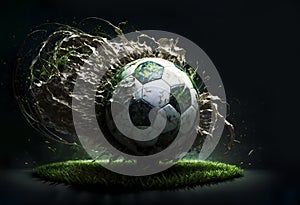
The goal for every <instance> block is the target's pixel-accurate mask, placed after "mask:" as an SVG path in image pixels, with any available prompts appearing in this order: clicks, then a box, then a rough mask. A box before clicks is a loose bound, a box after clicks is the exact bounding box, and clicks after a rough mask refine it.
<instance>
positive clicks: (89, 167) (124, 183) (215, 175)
mask: <svg viewBox="0 0 300 205" xmlns="http://www.w3.org/2000/svg"><path fill="white" fill-rule="evenodd" d="M103 163H107V162H103V161H92V160H76V161H66V162H56V163H51V164H46V165H42V166H39V167H37V168H35V169H34V170H33V173H34V175H35V176H37V177H39V178H41V179H44V180H47V181H51V182H56V183H66V184H71V185H80V186H96V187H98V188H101V187H102V188H111V189H116V188H121V189H123V188H126V189H137V190H141V189H143V190H150V189H171V188H172V189H174V188H185V187H186V188H187V187H194V186H197V185H205V184H212V183H218V182H222V181H226V180H231V179H233V178H237V177H241V176H242V175H243V170H242V169H241V168H239V167H237V166H234V165H229V164H224V163H219V162H210V161H180V162H178V163H176V164H175V165H174V166H172V167H171V168H169V169H167V170H165V171H163V172H160V173H157V174H153V175H149V176H125V175H120V174H117V173H114V172H111V171H109V170H107V169H105V168H104V167H103V166H102V165H101V164H103ZM125 164H126V166H134V163H125ZM115 166H124V163H122V162H116V165H115Z"/></svg>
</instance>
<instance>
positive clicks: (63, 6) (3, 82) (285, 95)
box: [0, 0, 300, 189]
mask: <svg viewBox="0 0 300 205" xmlns="http://www.w3.org/2000/svg"><path fill="white" fill-rule="evenodd" d="M299 7H300V5H299V2H297V1H296V0H294V1H292V0H290V1H257V2H256V1H242V0H236V1H221V0H220V1H215V0H214V1H189V0H184V1H162V0H159V1H158V0H151V1H105V2H104V1H103V2H102V1H90V0H85V1H70V0H67V1H59V0H52V1H38V0H35V1H34V0H31V1H16V0H12V1H6V2H3V1H2V2H1V5H0V17H1V18H0V26H1V27H0V39H1V44H0V92H1V95H0V113H1V118H0V126H1V132H0V137H1V141H0V167H1V168H2V169H11V168H28V167H33V166H35V165H36V164H40V163H44V162H46V161H54V160H57V159H58V158H59V157H60V158H59V159H63V158H64V157H65V158H68V157H66V156H64V157H61V155H60V156H59V157H58V156H56V155H57V154H55V153H52V152H51V151H49V150H48V149H47V146H46V145H45V144H44V143H43V141H44V139H42V137H41V136H40V134H39V133H37V132H36V131H34V130H33V129H32V128H31V127H30V125H29V124H28V123H27V122H26V120H25V119H24V117H23V116H22V114H21V113H20V111H19V108H18V105H17V102H16V100H15V98H14V95H13V85H12V74H13V67H14V62H15V58H16V53H17V51H18V49H19V47H20V45H21V43H22V42H23V41H24V39H25V38H26V35H27V34H28V33H29V32H30V30H31V29H33V28H34V27H35V26H38V25H41V24H42V23H45V22H60V23H67V24H68V23H71V22H72V21H80V20H82V19H83V18H85V17H90V16H97V17H101V18H104V19H107V20H109V21H111V22H112V23H114V24H118V23H119V22H121V21H128V24H129V25H131V26H132V27H134V28H135V29H137V30H146V29H153V30H155V29H157V30H165V31H169V32H174V33H177V34H179V35H182V36H184V37H186V38H188V39H190V40H192V41H193V42H195V43H196V44H197V45H199V46H200V47H201V48H202V49H203V50H204V51H205V52H206V53H207V54H208V56H209V57H210V58H211V59H212V61H213V62H214V64H215V66H216V67H217V69H218V71H219V73H220V76H221V78H222V80H223V83H224V86H225V89H226V94H227V98H228V102H229V103H230V104H231V115H230V116H229V119H230V120H231V121H232V122H233V123H234V125H235V127H236V132H237V138H238V140H240V141H241V144H237V145H236V146H235V147H234V149H233V150H232V151H231V153H229V154H228V155H224V154H223V151H224V146H223V144H222V143H220V145H219V146H218V149H217V150H216V152H215V153H214V154H213V155H212V157H211V159H216V160H221V161H224V162H232V163H235V164H240V163H241V162H244V164H243V165H242V166H243V167H244V168H247V169H267V170H276V171H278V172H280V173H283V174H287V175H288V176H290V177H291V180H294V181H295V180H296V181H299V179H298V177H297V173H298V172H299V173H300V154H299V148H298V147H299V145H300V136H299V134H298V132H297V127H298V125H297V124H298V122H299V117H298V115H297V113H298V106H299V105H298V104H299V101H298V97H297V95H298V94H299V91H298V90H297V89H298V88H299V86H298V81H299V80H298V73H297V70H298V69H299V68H300V66H299V63H298V59H299V36H300V32H299V26H300V12H299V11H300V8H299ZM28 139H30V142H28ZM223 141H224V140H223ZM251 149H253V150H254V151H253V154H252V155H250V156H248V153H249V151H250V150H251ZM249 163H251V165H249ZM283 189H284V187H283Z"/></svg>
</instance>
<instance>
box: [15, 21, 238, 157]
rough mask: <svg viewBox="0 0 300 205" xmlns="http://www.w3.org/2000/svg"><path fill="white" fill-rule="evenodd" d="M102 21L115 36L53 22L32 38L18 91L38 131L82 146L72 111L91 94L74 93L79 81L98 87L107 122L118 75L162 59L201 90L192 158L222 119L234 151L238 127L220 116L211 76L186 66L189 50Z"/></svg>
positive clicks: (21, 67)
mask: <svg viewBox="0 0 300 205" xmlns="http://www.w3.org/2000/svg"><path fill="white" fill-rule="evenodd" d="M99 22H100V23H99V25H100V24H101V25H104V24H105V27H109V29H110V30H109V31H110V33H111V34H109V35H108V34H107V33H105V32H103V30H101V29H100V30H99V31H98V32H86V31H83V30H81V29H78V28H74V27H71V26H67V25H62V24H48V25H45V26H44V27H42V28H39V29H37V30H35V31H34V32H32V33H31V34H29V35H28V39H27V41H26V42H27V43H25V45H24V47H23V50H22V51H21V52H20V56H19V58H18V65H17V68H16V74H15V91H16V97H17V100H18V102H19V105H20V108H21V110H22V112H23V114H24V115H25V117H26V119H27V120H28V121H29V122H30V124H31V125H32V126H33V127H34V128H35V129H37V130H38V131H40V132H41V133H43V134H44V135H45V136H47V137H49V138H51V139H52V140H55V141H58V142H61V143H64V144H69V145H75V146H80V143H79V141H78V138H77V136H76V132H75V128H74V125H73V119H72V111H75V112H76V111H77V110H76V107H72V98H73V99H75V100H77V101H78V102H80V101H81V99H83V98H85V97H87V96H84V95H75V94H74V93H73V88H74V85H75V81H76V79H77V80H78V79H79V80H82V81H88V83H90V84H91V85H97V90H95V93H96V96H95V98H96V100H95V101H96V104H97V105H98V110H97V115H98V116H97V119H100V121H99V124H101V123H105V122H104V121H103V120H104V119H105V118H104V117H103V114H104V111H103V110H104V109H102V108H103V107H104V106H105V105H106V102H107V101H108V100H109V98H110V96H111V93H112V91H113V90H114V88H115V86H116V85H117V83H118V79H116V78H115V77H114V76H115V74H116V73H117V72H118V71H119V70H120V69H121V68H122V67H123V66H125V65H126V64H128V63H130V62H131V61H134V60H136V59H140V58H144V57H158V58H163V59H166V60H169V61H171V62H173V63H176V64H177V65H179V66H181V67H182V68H183V69H184V70H185V72H186V73H187V74H188V75H189V76H190V78H191V79H192V81H193V83H194V86H195V89H196V90H197V91H198V95H199V96H198V100H199V105H200V124H199V126H198V128H197V130H198V135H197V138H196V141H195V142H194V146H193V147H192V149H191V150H190V156H197V154H198V153H199V152H200V151H201V148H202V145H203V143H204V141H205V139H206V137H213V131H214V129H215V125H216V122H217V121H218V120H223V121H224V122H225V125H226V126H227V127H228V128H229V130H230V134H231V141H230V143H229V146H228V147H229V148H231V146H232V143H233V139H234V131H233V126H232V125H231V124H230V123H229V122H228V121H227V120H226V119H225V117H224V116H222V115H221V114H220V113H219V111H218V106H217V103H216V102H222V99H220V98H219V97H218V96H214V95H212V94H211V93H209V92H207V90H206V87H205V82H204V81H205V79H206V78H205V77H203V76H199V75H197V73H196V72H195V70H194V69H193V68H191V67H190V66H189V65H188V64H187V63H186V59H185V54H186V51H185V50H184V49H183V48H180V47H179V46H177V44H178V39H167V38H161V39H155V38H154V37H151V36H149V35H146V34H143V33H140V34H139V35H138V36H137V37H136V39H135V40H128V39H127V38H125V36H124V35H123V32H122V30H121V28H119V27H117V26H114V25H112V24H111V23H109V22H107V21H105V20H99ZM107 30H108V29H107ZM112 31H113V32H112ZM116 36H119V38H118V41H110V39H112V38H113V37H116ZM99 47H101V48H102V49H101V50H99V49H98V48H99ZM32 48H33V49H32ZM91 59H92V60H91ZM87 65H88V67H85V66H87ZM195 69H197V68H195ZM99 72H100V73H104V74H105V75H104V77H103V78H102V79H97V78H96V77H95V76H98V73H99ZM84 89H89V88H88V87H87V88H82V90H81V91H82V92H81V93H85V90H84ZM222 103H225V102H222ZM72 109H73V110H72ZM78 112H79V110H78ZM80 112H81V111H80ZM85 117H86V119H87V120H88V119H89V118H91V116H88V115H86V116H85ZM101 119H102V120H101Z"/></svg>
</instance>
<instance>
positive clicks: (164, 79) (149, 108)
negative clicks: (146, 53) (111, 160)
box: [106, 58, 199, 155]
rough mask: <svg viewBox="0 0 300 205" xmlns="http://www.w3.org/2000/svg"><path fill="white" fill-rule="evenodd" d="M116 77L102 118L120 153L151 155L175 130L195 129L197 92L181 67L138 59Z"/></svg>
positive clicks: (186, 130) (150, 59)
mask: <svg viewBox="0 0 300 205" xmlns="http://www.w3.org/2000/svg"><path fill="white" fill-rule="evenodd" d="M117 76H118V79H120V82H119V83H118V85H117V86H116V88H115V90H114V92H113V96H112V98H111V99H110V103H109V106H107V110H106V121H107V124H108V127H109V130H110V132H111V134H112V136H113V137H114V138H115V143H116V144H118V146H116V147H123V148H122V151H123V152H127V153H129V154H134V155H149V154H155V153H158V152H160V151H162V150H163V149H165V148H166V147H168V146H169V145H170V143H172V141H173V140H174V139H175V138H176V136H177V135H178V133H181V134H188V133H190V132H191V130H193V129H196V127H197V125H195V123H194V122H195V119H196V118H197V117H199V115H198V112H199V107H198V100H197V91H196V90H195V88H194V86H193V81H192V80H191V79H190V78H189V76H188V75H187V74H186V73H185V72H184V70H183V69H182V68H181V67H179V66H178V65H176V64H174V63H172V62H170V61H167V60H164V59H161V58H142V59H138V60H135V61H133V62H131V63H129V64H127V65H126V66H124V67H123V68H122V69H121V70H120V72H119V73H117Z"/></svg>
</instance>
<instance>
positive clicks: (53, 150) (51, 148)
mask: <svg viewBox="0 0 300 205" xmlns="http://www.w3.org/2000/svg"><path fill="white" fill-rule="evenodd" d="M48 149H49V150H51V151H52V152H55V150H56V149H55V148H53V147H50V146H48Z"/></svg>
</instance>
